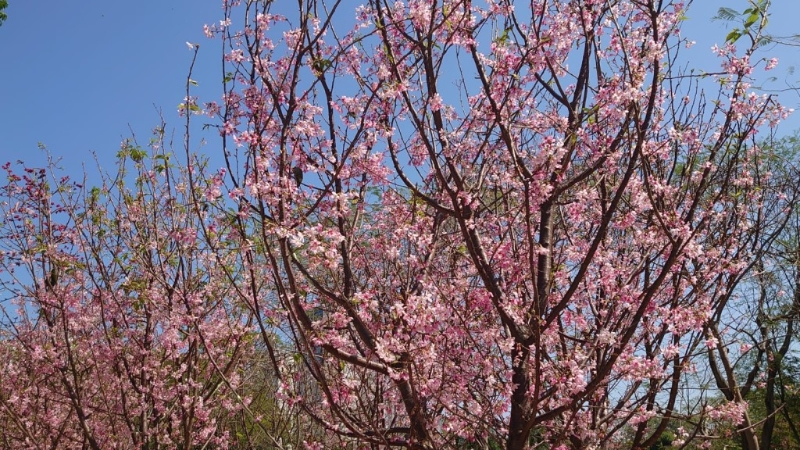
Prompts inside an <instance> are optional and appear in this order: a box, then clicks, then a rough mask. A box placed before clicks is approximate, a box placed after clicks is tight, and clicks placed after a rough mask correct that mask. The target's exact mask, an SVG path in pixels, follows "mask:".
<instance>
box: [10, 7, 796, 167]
mask: <svg viewBox="0 0 800 450" xmlns="http://www.w3.org/2000/svg"><path fill="white" fill-rule="evenodd" d="M276 1H279V2H288V0H276ZM347 1H349V0H345V6H348V5H347ZM362 1H363V0H362ZM362 1H358V0H353V1H352V5H353V7H355V6H356V5H357V4H359V3H362ZM9 3H10V4H9V7H8V9H7V11H6V12H7V14H8V20H7V21H6V22H5V23H4V24H3V25H2V26H0V74H1V75H0V163H3V162H5V161H16V160H19V159H21V160H25V161H26V162H27V163H29V164H30V165H41V164H43V162H44V155H43V153H42V152H41V151H39V150H38V149H37V143H38V142H42V143H44V144H45V145H47V147H48V149H49V150H50V152H51V153H52V154H53V155H55V156H60V157H62V158H63V159H62V166H63V167H64V168H65V169H66V170H68V171H69V172H70V173H72V174H73V175H79V174H80V172H81V170H82V169H81V165H82V164H83V163H86V165H87V169H88V170H89V171H90V172H91V171H94V167H93V166H94V163H93V161H92V156H91V152H96V153H97V154H98V155H99V157H100V160H101V163H102V164H103V165H104V166H105V167H106V168H107V169H112V168H113V161H114V155H115V154H116V153H117V151H118V150H119V144H120V141H121V140H122V139H123V138H125V137H128V136H129V135H130V129H133V130H134V131H135V132H136V134H137V137H139V139H140V141H141V142H143V143H146V142H147V139H148V138H149V133H150V130H151V129H152V128H153V127H154V126H155V125H157V124H158V121H159V117H158V112H157V108H160V109H161V110H162V111H163V115H164V117H165V119H166V120H167V123H168V128H174V129H175V135H176V138H180V136H181V134H182V123H181V122H180V121H179V119H178V117H177V113H176V106H177V105H178V104H179V103H180V102H181V100H182V98H183V95H184V84H185V81H186V74H187V70H188V67H189V63H190V61H191V56H192V54H191V52H190V51H189V49H188V48H187V47H186V42H187V41H190V42H199V43H200V44H201V49H200V53H199V58H198V63H197V67H196V72H195V76H194V77H193V78H194V79H196V80H198V82H199V83H200V87H199V89H197V90H196V91H195V92H196V93H198V94H199V95H201V100H205V101H209V100H217V99H218V98H219V93H220V92H221V90H220V84H219V81H220V78H221V73H220V69H219V60H220V51H219V50H220V47H219V41H217V40H209V39H207V38H205V36H204V35H203V32H202V28H203V25H204V24H206V23H213V22H217V21H219V20H220V19H221V18H222V8H221V4H222V1H221V0H139V1H133V2H118V1H113V0H112V1H108V0H104V1H101V0H80V1H71V2H67V1H56V0H9ZM746 4H747V3H746V1H745V0H695V2H694V4H693V6H692V8H691V9H690V11H689V14H688V16H689V21H688V22H687V23H686V27H685V28H684V36H686V37H688V38H690V39H693V40H695V41H697V45H696V46H695V47H694V48H693V49H691V53H684V55H683V56H684V57H686V56H689V57H690V58H693V59H692V61H691V63H692V65H695V63H697V64H696V65H701V66H704V67H706V68H713V67H714V66H713V64H716V62H715V59H714V57H713V56H712V55H711V52H710V50H709V48H710V47H711V45H713V44H714V43H715V42H718V43H721V42H722V41H724V38H725V35H726V33H727V31H726V30H727V29H728V27H729V26H730V25H728V24H725V23H722V22H712V21H711V20H710V19H711V17H712V16H714V14H715V13H716V11H717V9H718V8H719V7H720V6H729V7H733V8H736V9H739V10H742V9H744V8H745V7H746ZM772 11H773V16H772V20H771V21H772V25H773V26H774V28H773V30H772V31H773V32H774V33H775V34H783V35H788V34H793V33H797V32H798V31H800V30H798V29H797V28H796V26H795V25H796V23H797V22H796V20H797V19H796V18H797V17H798V16H800V14H798V13H800V3H798V2H797V0H773V10H772ZM234 20H235V18H234ZM234 25H236V24H235V23H234ZM771 53H774V54H776V55H777V56H778V57H779V59H780V60H781V65H780V66H779V68H778V69H776V70H775V71H774V72H772V73H771V74H772V75H774V76H777V77H779V78H780V79H781V80H780V81H778V82H776V83H773V87H785V84H784V83H783V79H784V78H785V77H787V72H786V70H787V68H788V67H789V66H790V65H793V64H795V63H796V62H797V63H800V58H798V56H800V49H798V48H777V49H774V51H772V52H771ZM793 60H794V61H793ZM794 79H795V80H797V79H798V77H797V76H794ZM781 98H782V101H783V102H784V103H785V104H787V105H788V106H789V107H794V108H797V109H800V108H798V106H799V105H800V97H798V95H797V94H795V93H789V94H783V95H782V97H781ZM129 127H130V129H129ZM796 128H800V117H797V115H796V116H795V117H794V118H793V119H790V121H789V122H788V123H787V125H785V126H784V127H783V129H782V130H783V133H789V132H791V131H792V130H793V129H796ZM208 136H209V137H210V142H209V145H207V146H206V147H205V151H207V152H211V153H213V152H214V151H216V149H217V148H218V147H216V145H215V144H216V143H217V142H216V140H215V139H214V136H215V134H212V133H209V134H208ZM195 144H196V143H195Z"/></svg>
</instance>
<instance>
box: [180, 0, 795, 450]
mask: <svg viewBox="0 0 800 450" xmlns="http://www.w3.org/2000/svg"><path fill="white" fill-rule="evenodd" d="M277 8H278V6H277V5H275V4H274V3H273V2H248V3H247V4H246V5H239V2H228V3H226V9H225V16H224V19H223V20H222V21H221V22H220V23H219V24H218V25H213V26H207V27H206V32H207V34H208V35H209V37H219V38H221V39H222V40H223V42H224V44H225V52H224V62H225V69H224V73H225V74H226V75H225V80H224V85H225V94H224V98H223V101H222V103H221V104H218V103H215V102H211V103H208V104H206V105H205V108H202V110H201V108H200V107H199V106H198V107H196V108H195V109H196V110H197V111H196V112H201V111H204V112H206V113H207V114H209V115H210V116H212V117H215V118H217V119H218V120H219V122H218V127H219V130H220V132H221V134H222V136H223V153H224V156H225V160H226V170H225V171H224V172H221V173H220V174H219V175H220V177H219V187H220V189H221V190H222V188H223V186H224V188H225V189H224V190H226V191H227V193H228V195H230V196H232V197H233V198H235V199H236V201H237V202H238V204H239V216H238V217H239V220H238V222H237V226H238V229H239V233H240V235H241V239H242V240H245V241H246V242H248V243H249V245H247V246H246V247H245V248H244V249H243V251H245V252H246V259H247V260H248V261H254V262H256V261H257V265H258V270H261V271H263V274H264V278H263V279H267V280H269V283H270V284H271V288H272V289H273V290H274V292H275V296H276V298H277V301H278V303H279V305H280V307H279V308H277V309H276V310H272V309H269V307H267V306H262V307H261V308H262V311H263V312H261V311H259V312H256V313H255V315H256V316H257V317H256V320H257V321H260V322H261V323H262V324H263V325H262V326H261V327H262V329H265V328H266V325H271V326H277V327H279V328H280V329H282V330H283V331H282V334H283V335H285V336H288V337H290V339H291V342H292V343H293V345H295V347H296V349H297V350H298V352H299V353H300V354H301V355H302V356H303V361H304V367H305V371H306V372H307V375H308V376H310V377H311V378H312V379H313V380H314V383H315V384H316V386H317V387H318V392H316V393H315V395H313V396H312V397H310V398H309V397H307V396H304V395H300V394H299V393H297V392H294V391H293V389H292V386H290V385H289V384H287V385H286V388H287V389H286V394H287V395H288V396H289V397H290V398H291V400H292V401H294V402H297V403H298V404H300V405H302V407H303V408H304V409H305V411H306V413H308V414H309V415H311V416H312V417H315V418H316V420H318V421H319V422H320V423H321V424H323V426H325V427H326V428H327V429H328V430H329V431H330V432H332V433H334V434H337V435H339V436H344V437H349V438H351V439H354V440H356V441H359V442H365V443H371V444H372V445H375V446H404V447H408V448H442V447H458V446H461V445H466V444H464V443H466V442H472V443H473V445H478V446H480V445H489V443H490V442H491V443H498V442H502V443H503V445H505V447H506V448H508V449H522V448H526V446H535V445H537V444H538V443H546V444H547V445H549V446H550V448H566V447H572V448H586V447H591V446H613V445H624V446H627V447H628V448H630V447H633V448H646V447H649V446H651V445H653V444H654V443H655V442H656V441H657V440H658V439H659V438H660V436H661V434H662V433H663V431H664V430H665V429H666V427H667V425H668V424H669V421H670V420H671V419H672V418H673V416H674V415H676V410H677V401H678V397H679V393H680V392H681V387H682V386H681V380H682V379H683V378H682V374H684V373H686V371H689V370H691V369H692V367H693V365H694V361H695V358H697V357H698V355H699V354H705V353H707V350H708V349H713V348H716V346H717V345H718V339H717V338H715V337H713V336H707V333H708V330H709V328H708V324H709V320H710V319H712V318H713V317H715V316H714V313H715V311H718V310H719V309H720V308H722V307H723V306H724V304H725V302H726V301H727V299H728V297H729V295H730V289H731V286H732V283H733V282H734V280H736V279H738V278H739V277H741V275H742V274H743V273H744V272H745V271H747V270H748V268H749V267H751V263H752V260H753V255H752V254H751V248H750V236H752V233H753V230H752V227H751V225H750V222H749V220H750V218H751V215H750V214H751V212H752V211H751V209H750V208H751V206H752V205H751V203H749V202H746V201H744V200H743V199H751V198H752V196H753V195H755V194H754V193H755V192H757V191H758V189H759V188H758V186H757V180H758V178H757V177H756V174H757V173H758V171H759V165H758V162H757V161H756V162H754V160H757V158H754V157H753V156H754V155H758V153H759V152H760V151H761V150H760V148H759V146H758V145H756V140H755V137H756V135H757V134H758V133H761V136H764V133H767V135H768V133H769V130H770V128H771V127H774V126H775V124H776V123H777V122H778V121H779V120H780V119H781V118H783V117H784V116H785V115H786V114H787V111H785V110H784V109H783V108H782V107H781V106H780V105H778V104H777V103H776V102H775V101H774V99H772V98H771V97H769V96H761V95H757V94H756V93H753V92H751V90H750V85H751V83H752V81H753V80H754V77H756V76H757V74H758V71H759V70H761V69H763V68H770V67H771V66H772V65H773V63H774V62H772V61H770V62H769V64H767V62H766V61H765V60H763V59H759V57H758V56H757V54H756V53H755V50H756V48H757V47H758V45H759V42H760V41H759V39H758V37H759V36H760V33H761V28H762V26H763V25H764V23H765V20H760V21H759V20H756V21H753V22H752V23H750V24H749V28H748V30H747V33H748V36H751V37H755V39H751V42H744V41H745V40H744V39H743V40H740V41H739V42H736V44H738V45H739V47H738V48H737V47H736V46H735V45H734V43H733V42H732V41H733V40H729V42H728V43H726V44H725V45H724V46H722V47H715V49H714V52H715V53H716V55H717V57H718V58H719V60H720V62H721V66H722V68H721V70H720V71H719V72H718V73H714V74H707V73H703V74H700V73H699V72H698V73H694V72H692V71H687V70H683V69H680V68H679V65H678V62H679V61H680V58H679V54H680V50H681V48H682V47H683V46H684V45H688V44H689V42H687V41H685V40H683V39H682V38H681V36H680V33H679V32H680V27H681V24H682V21H683V20H684V9H685V5H683V4H682V3H680V2H670V1H654V0H646V1H536V0H534V1H531V2H525V3H524V4H523V3H519V2H510V1H489V2H472V1H467V0H447V1H443V2H421V1H407V2H402V1H400V2H387V1H382V0H372V1H369V2H367V4H365V5H363V6H360V7H358V8H357V9H356V10H355V12H353V10H351V9H349V8H348V5H347V4H346V3H345V2H339V1H321V0H320V1H314V0H303V1H298V2H297V5H296V8H295V5H294V4H293V5H292V8H293V9H290V8H287V9H280V10H278V9H277ZM759 14H760V15H759ZM757 16H758V17H757V19H761V18H763V17H766V12H765V11H762V10H759V12H758V14H757ZM739 37H741V36H739ZM187 97H188V100H187V102H196V101H197V100H196V99H193V98H192V97H190V96H187ZM192 104H195V103H192ZM186 112H187V113H190V112H192V111H191V109H190V108H187V111H186ZM253 270H256V269H255V268H254V269H253ZM254 306H256V305H254ZM259 314H264V316H259ZM263 338H264V340H265V342H268V341H269V340H270V338H269V336H267V335H263ZM276 370H277V372H278V373H279V376H280V377H281V378H282V379H289V378H291V377H292V375H293V374H292V373H289V372H281V370H280V367H276ZM744 409H746V404H745V403H744V402H743V401H742V399H739V398H734V399H731V401H730V402H729V403H727V404H724V405H720V406H718V407H717V408H716V409H713V408H712V409H711V410H710V409H709V408H706V409H703V410H700V411H698V412H697V419H696V420H695V421H694V422H689V423H695V424H698V423H700V422H702V421H703V420H705V419H703V418H710V419H730V420H733V421H734V422H738V421H740V420H741V414H742V411H743V410H744ZM700 431H701V428H700V426H699V425H698V426H696V427H695V429H694V431H692V430H684V436H685V437H686V438H689V437H697V436H699V432H700ZM623 441H624V442H623ZM559 446H561V447H559Z"/></svg>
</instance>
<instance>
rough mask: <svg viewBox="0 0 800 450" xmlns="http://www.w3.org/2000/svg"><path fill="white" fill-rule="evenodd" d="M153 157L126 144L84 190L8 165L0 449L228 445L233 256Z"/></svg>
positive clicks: (235, 332) (240, 345)
mask: <svg viewBox="0 0 800 450" xmlns="http://www.w3.org/2000/svg"><path fill="white" fill-rule="evenodd" d="M162 132H163V128H162ZM162 137H163V136H162ZM154 143H155V144H159V143H160V141H158V140H156V141H154ZM161 143H163V142H161ZM148 156H149V152H147V151H145V150H143V149H141V148H139V147H138V146H136V145H134V144H133V143H132V142H131V143H126V144H125V147H124V148H123V149H122V151H121V152H120V157H121V160H120V163H121V167H120V169H119V173H118V174H117V175H116V176H115V177H108V176H106V177H104V178H103V183H102V186H99V187H93V188H91V189H90V188H88V187H84V186H85V183H84V182H81V183H75V182H72V181H70V180H69V179H68V178H66V177H55V176H54V173H56V172H51V171H50V170H48V169H30V168H26V169H24V170H19V171H17V170H15V168H14V167H12V166H11V165H10V164H6V165H4V166H3V168H4V170H5V171H6V174H7V180H8V181H7V184H6V185H5V187H3V189H2V193H3V201H2V207H1V208H2V209H1V210H2V221H1V223H2V226H0V230H1V231H0V232H1V233H2V240H0V245H2V257H1V259H0V268H2V274H3V278H2V282H3V287H4V292H5V293H6V295H7V296H8V297H9V298H8V299H7V300H8V301H10V302H11V303H13V304H15V305H16V309H10V308H6V309H5V318H6V320H5V321H4V327H3V338H2V345H1V346H0V355H2V361H0V366H2V369H1V370H0V373H2V381H3V382H2V383H1V384H2V386H0V418H2V428H3V431H2V432H0V436H1V437H2V442H3V445H4V446H5V447H9V448H23V447H26V448H34V447H35V448H95V449H100V448H128V447H132V446H133V447H138V448H162V447H165V446H166V447H170V448H196V447H197V446H204V445H209V444H213V445H215V446H217V447H225V446H227V443H228V440H229V436H227V435H226V434H225V433H223V432H221V431H220V428H221V424H222V423H223V422H224V420H227V417H228V416H229V415H231V414H234V413H236V412H238V411H240V410H241V409H242V408H243V407H247V404H248V400H247V399H244V398H242V397H241V396H240V395H239V394H238V392H237V390H238V389H239V387H240V385H241V378H242V373H241V361H242V355H243V354H245V353H250V352H251V349H252V347H253V339H252V338H251V334H252V333H251V331H250V326H249V321H250V320H251V318H250V315H249V313H248V312H247V310H246V309H245V308H242V307H241V306H239V305H238V304H237V294H236V292H235V291H234V285H233V284H231V283H228V282H227V280H226V279H225V278H224V274H225V272H224V271H222V270H220V269H219V268H218V265H227V266H231V267H235V266H236V265H237V264H239V263H238V262H237V260H236V258H237V255H236V253H235V252H232V251H227V250H226V249H225V248H223V247H221V246H219V245H217V246H215V247H214V248H209V247H207V246H205V245H204V241H202V240H199V239H198V235H197V233H198V230H199V229H201V228H202V227H201V226H200V225H199V222H200V221H202V218H201V217H200V216H198V215H196V214H195V213H194V211H193V210H191V209H190V208H188V205H190V203H189V199H188V197H187V196H188V195H189V192H188V187H189V185H188V183H187V182H185V181H181V177H182V176H183V175H185V174H181V173H180V172H179V170H178V169H177V168H174V167H172V166H171V165H170V164H169V160H168V157H167V156H166V154H164V153H160V154H158V153H157V154H155V159H152V160H150V159H149V158H148ZM51 169H53V170H55V165H53V166H51ZM128 171H132V173H130V174H129V173H128ZM18 172H19V173H18ZM203 226H204V227H206V228H209V227H211V226H213V223H204V224H203ZM220 232H224V229H220ZM7 306H8V304H7Z"/></svg>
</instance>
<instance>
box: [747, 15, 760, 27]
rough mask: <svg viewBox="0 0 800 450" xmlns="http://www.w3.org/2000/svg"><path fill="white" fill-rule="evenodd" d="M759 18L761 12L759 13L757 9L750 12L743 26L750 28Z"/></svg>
mask: <svg viewBox="0 0 800 450" xmlns="http://www.w3.org/2000/svg"><path fill="white" fill-rule="evenodd" d="M760 18H761V14H759V13H758V11H756V12H754V13H752V14H750V15H749V16H747V20H745V21H744V27H745V28H750V27H751V26H752V25H753V24H754V23H756V22H758V19H760Z"/></svg>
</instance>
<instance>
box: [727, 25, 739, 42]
mask: <svg viewBox="0 0 800 450" xmlns="http://www.w3.org/2000/svg"><path fill="white" fill-rule="evenodd" d="M740 37H742V32H741V31H740V30H739V29H738V28H734V29H733V30H731V32H730V33H728V35H727V36H725V42H726V43H729V44H733V43H735V42H736V41H738V40H739V38H740Z"/></svg>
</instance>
